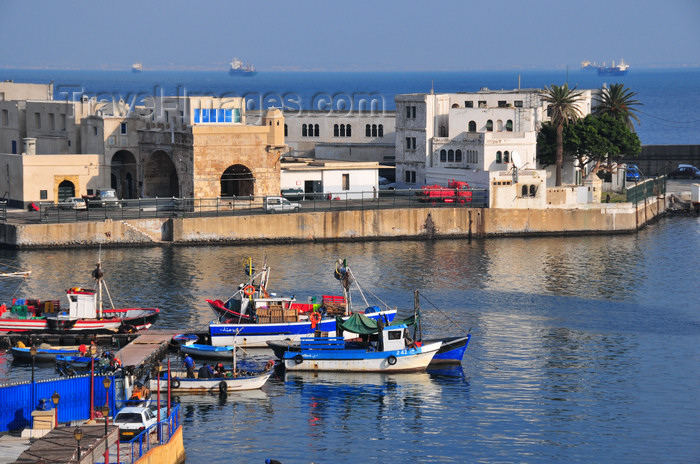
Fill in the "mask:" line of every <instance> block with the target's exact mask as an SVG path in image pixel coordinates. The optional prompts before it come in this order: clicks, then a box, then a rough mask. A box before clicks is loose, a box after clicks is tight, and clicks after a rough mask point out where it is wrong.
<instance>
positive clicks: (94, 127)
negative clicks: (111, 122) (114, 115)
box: [92, 126, 97, 136]
mask: <svg viewBox="0 0 700 464" xmlns="http://www.w3.org/2000/svg"><path fill="white" fill-rule="evenodd" d="M92 135H95V136H96V135H97V126H93V127H92Z"/></svg>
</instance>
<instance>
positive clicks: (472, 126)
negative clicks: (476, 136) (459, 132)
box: [469, 121, 476, 132]
mask: <svg viewBox="0 0 700 464" xmlns="http://www.w3.org/2000/svg"><path fill="white" fill-rule="evenodd" d="M469 132H476V121H469Z"/></svg>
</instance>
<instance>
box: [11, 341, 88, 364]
mask: <svg viewBox="0 0 700 464" xmlns="http://www.w3.org/2000/svg"><path fill="white" fill-rule="evenodd" d="M40 346H43V344H42V345H40ZM10 353H11V354H12V357H13V358H14V360H15V361H22V362H32V353H31V348H23V347H13V348H11V349H10ZM59 355H72V356H78V355H80V351H79V350H78V348H53V347H49V346H48V345H46V347H44V348H41V347H40V348H38V349H37V350H36V355H34V361H35V362H54V361H55V360H56V356H59Z"/></svg>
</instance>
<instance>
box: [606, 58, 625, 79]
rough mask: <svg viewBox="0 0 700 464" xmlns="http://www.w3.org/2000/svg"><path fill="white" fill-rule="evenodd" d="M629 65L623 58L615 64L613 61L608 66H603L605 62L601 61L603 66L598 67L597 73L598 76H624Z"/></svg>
mask: <svg viewBox="0 0 700 464" xmlns="http://www.w3.org/2000/svg"><path fill="white" fill-rule="evenodd" d="M629 67H630V66H629V65H628V64H627V63H625V60H622V59H621V60H620V62H619V63H618V64H617V65H616V64H615V62H614V61H613V62H612V65H610V66H605V62H603V66H599V67H598V75H599V76H624V75H626V74H627V71H628V70H629Z"/></svg>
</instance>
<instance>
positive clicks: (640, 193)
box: [627, 176, 666, 204]
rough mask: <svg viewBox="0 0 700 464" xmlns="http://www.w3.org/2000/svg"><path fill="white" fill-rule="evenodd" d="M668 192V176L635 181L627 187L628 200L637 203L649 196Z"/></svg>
mask: <svg viewBox="0 0 700 464" xmlns="http://www.w3.org/2000/svg"><path fill="white" fill-rule="evenodd" d="M665 193H666V176H660V177H656V178H652V179H647V180H645V181H643V182H638V183H635V184H634V185H633V186H632V187H628V188H627V201H628V202H630V203H634V204H637V203H639V202H642V201H644V200H646V199H647V198H649V197H656V196H659V195H663V194H665Z"/></svg>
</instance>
